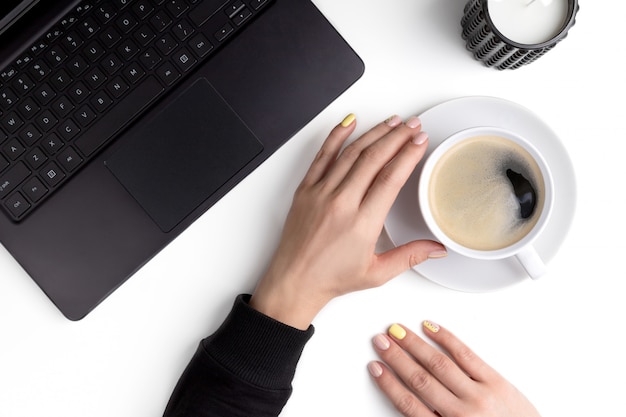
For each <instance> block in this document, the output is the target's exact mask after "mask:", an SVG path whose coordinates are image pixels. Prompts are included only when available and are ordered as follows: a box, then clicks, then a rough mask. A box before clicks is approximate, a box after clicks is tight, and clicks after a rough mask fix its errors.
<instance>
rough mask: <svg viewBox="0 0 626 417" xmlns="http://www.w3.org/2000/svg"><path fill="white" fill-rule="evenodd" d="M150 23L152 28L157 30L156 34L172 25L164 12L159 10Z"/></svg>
mask: <svg viewBox="0 0 626 417" xmlns="http://www.w3.org/2000/svg"><path fill="white" fill-rule="evenodd" d="M150 23H152V26H153V27H154V28H155V29H156V30H157V32H162V31H164V30H165V28H167V27H168V26H169V25H170V24H171V23H172V19H171V18H170V17H169V16H168V15H167V13H165V11H163V10H159V11H158V12H156V14H155V15H154V16H152V17H151V18H150Z"/></svg>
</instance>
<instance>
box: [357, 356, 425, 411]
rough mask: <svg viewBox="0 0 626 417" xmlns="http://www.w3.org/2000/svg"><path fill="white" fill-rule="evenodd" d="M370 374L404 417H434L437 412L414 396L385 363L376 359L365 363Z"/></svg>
mask: <svg viewBox="0 0 626 417" xmlns="http://www.w3.org/2000/svg"><path fill="white" fill-rule="evenodd" d="M367 368H368V370H369V372H370V374H371V375H372V376H373V377H374V381H375V382H376V385H378V388H379V389H380V390H381V391H382V392H383V393H384V394H385V396H386V397H387V398H389V400H390V401H391V403H392V404H393V406H394V407H395V408H396V409H397V410H398V411H399V412H400V413H401V414H402V415H403V416H406V417H435V416H437V414H435V413H434V412H432V411H431V410H430V408H428V407H427V406H426V405H425V404H424V403H423V402H422V401H420V400H419V398H417V397H416V396H415V393H413V392H412V391H411V390H409V388H408V387H407V386H406V385H404V384H403V383H401V382H400V381H399V380H398V379H397V378H396V376H395V375H394V373H393V371H391V370H390V369H389V368H388V367H387V366H386V365H385V364H383V363H382V362H378V361H373V362H370V363H369V364H368V365H367Z"/></svg>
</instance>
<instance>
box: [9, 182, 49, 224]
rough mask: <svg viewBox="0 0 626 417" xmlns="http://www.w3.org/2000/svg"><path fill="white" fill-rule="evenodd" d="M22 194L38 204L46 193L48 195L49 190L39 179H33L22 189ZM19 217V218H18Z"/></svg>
mask: <svg viewBox="0 0 626 417" xmlns="http://www.w3.org/2000/svg"><path fill="white" fill-rule="evenodd" d="M22 192H23V193H24V195H26V197H28V199H29V200H30V201H32V202H33V203H36V202H37V201H39V200H41V199H42V198H43V196H44V195H46V193H48V189H47V188H46V186H45V185H43V183H42V182H41V181H40V180H39V178H37V177H33V178H31V179H29V180H28V181H26V183H25V184H24V186H23V187H22ZM16 217H19V216H16Z"/></svg>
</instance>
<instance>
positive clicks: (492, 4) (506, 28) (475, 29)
mask: <svg viewBox="0 0 626 417" xmlns="http://www.w3.org/2000/svg"><path fill="white" fill-rule="evenodd" d="M578 9H579V6H578V0H469V2H468V3H467V4H466V5H465V10H464V13H463V19H462V20H461V26H462V27H463V32H462V36H463V39H465V41H466V47H467V49H468V50H469V51H471V52H472V54H473V55H474V58H475V59H477V60H478V61H481V62H482V63H483V64H485V65H486V66H488V67H492V68H496V69H499V70H505V69H517V68H520V67H522V66H524V65H527V64H530V63H531V62H534V61H536V60H537V59H538V58H539V57H541V56H543V55H544V54H545V53H546V52H548V51H549V50H550V49H552V48H554V47H555V46H556V44H557V43H559V42H560V41H561V40H563V39H564V38H565V37H566V36H567V33H568V31H569V29H570V28H571V27H572V26H573V25H574V23H575V18H576V13H577V12H578Z"/></svg>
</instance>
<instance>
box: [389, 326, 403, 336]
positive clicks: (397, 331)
mask: <svg viewBox="0 0 626 417" xmlns="http://www.w3.org/2000/svg"><path fill="white" fill-rule="evenodd" d="M389 334H390V335H392V336H393V337H395V338H396V339H398V340H402V339H404V338H405V336H406V330H404V329H403V328H402V327H401V326H400V325H399V324H393V325H392V326H391V327H390V328H389Z"/></svg>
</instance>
